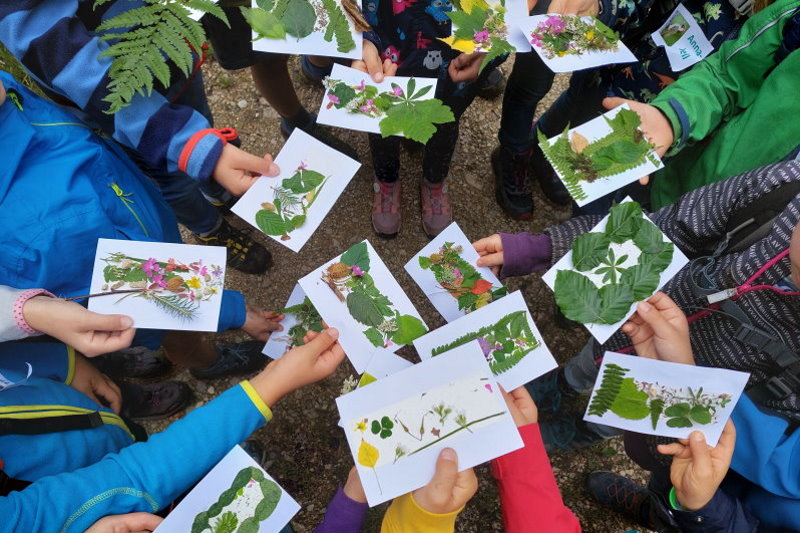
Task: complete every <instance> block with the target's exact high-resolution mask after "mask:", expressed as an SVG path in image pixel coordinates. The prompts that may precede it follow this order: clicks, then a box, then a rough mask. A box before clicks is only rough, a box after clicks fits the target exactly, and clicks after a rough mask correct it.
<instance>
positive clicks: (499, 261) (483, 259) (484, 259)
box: [475, 252, 505, 267]
mask: <svg viewBox="0 0 800 533" xmlns="http://www.w3.org/2000/svg"><path fill="white" fill-rule="evenodd" d="M504 259H505V258H504V257H503V252H496V253H489V254H486V255H482V256H480V257H479V258H478V261H477V262H476V263H475V264H477V265H478V266H482V267H494V266H502V265H503V260H504Z"/></svg>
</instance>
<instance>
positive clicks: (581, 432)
mask: <svg viewBox="0 0 800 533" xmlns="http://www.w3.org/2000/svg"><path fill="white" fill-rule="evenodd" d="M539 429H540V430H541V432H542V442H544V448H545V450H547V453H552V452H554V451H557V450H567V451H573V450H580V449H582V448H587V447H589V446H591V445H593V444H597V443H598V442H602V441H604V440H606V439H607V438H610V436H609V437H604V436H602V435H598V434H597V433H596V432H595V431H593V430H592V427H591V426H589V425H588V424H587V423H586V422H585V421H584V420H583V416H582V415H581V414H579V413H571V414H568V415H565V416H563V417H560V418H558V419H556V420H553V421H551V422H540V423H539ZM609 431H611V430H610V429H609ZM620 433H622V431H619V433H618V434H620Z"/></svg>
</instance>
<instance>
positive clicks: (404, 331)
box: [391, 315, 428, 344]
mask: <svg viewBox="0 0 800 533" xmlns="http://www.w3.org/2000/svg"><path fill="white" fill-rule="evenodd" d="M427 332H428V328H426V327H425V324H424V323H423V322H422V320H420V319H419V318H417V317H415V316H411V315H400V316H399V317H397V331H393V332H392V337H391V338H392V342H394V343H395V344H409V343H411V342H412V341H413V340H414V339H416V338H418V337H421V336H423V335H425V334H426V333H427Z"/></svg>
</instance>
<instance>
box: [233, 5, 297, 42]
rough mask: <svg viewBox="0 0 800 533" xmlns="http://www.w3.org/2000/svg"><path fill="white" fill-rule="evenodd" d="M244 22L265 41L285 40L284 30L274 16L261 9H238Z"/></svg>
mask: <svg viewBox="0 0 800 533" xmlns="http://www.w3.org/2000/svg"><path fill="white" fill-rule="evenodd" d="M240 9H241V11H242V15H244V18H245V20H246V21H247V23H248V24H249V25H250V27H251V28H253V31H255V32H256V33H257V34H259V35H260V36H262V37H266V38H267V39H285V38H286V28H284V27H283V24H281V21H280V20H278V17H276V16H275V15H274V14H272V13H270V12H268V11H264V10H263V9H253V8H247V7H242V8H240Z"/></svg>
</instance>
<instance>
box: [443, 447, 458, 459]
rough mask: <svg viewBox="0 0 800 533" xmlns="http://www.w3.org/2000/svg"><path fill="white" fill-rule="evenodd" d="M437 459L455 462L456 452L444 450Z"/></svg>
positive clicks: (450, 449) (451, 449)
mask: <svg viewBox="0 0 800 533" xmlns="http://www.w3.org/2000/svg"><path fill="white" fill-rule="evenodd" d="M439 457H441V458H442V459H444V460H445V461H457V460H458V456H457V455H456V451H455V450H454V449H453V448H445V449H444V450H442V453H441V454H439Z"/></svg>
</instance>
